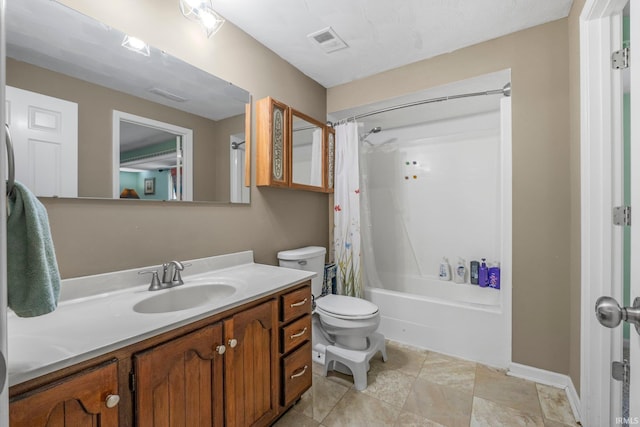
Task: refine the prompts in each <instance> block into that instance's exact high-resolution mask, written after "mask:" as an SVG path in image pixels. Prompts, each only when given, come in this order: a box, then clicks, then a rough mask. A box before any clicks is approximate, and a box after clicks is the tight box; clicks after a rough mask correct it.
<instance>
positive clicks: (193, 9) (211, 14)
mask: <svg viewBox="0 0 640 427" xmlns="http://www.w3.org/2000/svg"><path fill="white" fill-rule="evenodd" d="M180 12H182V14H183V15H184V16H185V17H186V18H187V19H189V20H191V21H195V22H198V23H199V24H200V25H202V28H204V31H205V33H207V37H211V36H212V35H214V34H215V33H216V32H217V31H218V30H219V29H220V27H222V24H224V22H225V19H224V18H223V17H222V16H220V15H218V14H217V13H216V11H214V10H213V7H212V6H211V0H180Z"/></svg>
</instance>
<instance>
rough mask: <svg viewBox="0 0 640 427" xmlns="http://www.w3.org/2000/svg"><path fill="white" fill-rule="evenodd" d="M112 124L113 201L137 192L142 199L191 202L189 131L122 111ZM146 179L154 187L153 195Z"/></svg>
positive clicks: (116, 114) (190, 144)
mask: <svg viewBox="0 0 640 427" xmlns="http://www.w3.org/2000/svg"><path fill="white" fill-rule="evenodd" d="M113 123H114V129H113V147H114V152H113V161H114V163H113V170H115V171H118V173H116V174H114V180H113V196H114V198H118V197H119V198H121V199H122V198H125V197H123V194H129V192H128V191H126V190H136V192H137V193H138V194H139V195H140V198H144V199H152V200H183V201H191V200H193V192H192V184H193V175H192V170H193V168H192V167H191V165H192V159H193V157H192V151H193V131H192V130H191V129H187V128H183V127H180V126H175V125H172V124H170V123H164V122H160V121H158V120H151V119H148V118H146V117H140V116H135V115H133V114H127V113H124V112H121V111H114V112H113ZM149 179H152V180H154V181H155V182H156V183H157V185H155V186H154V188H153V191H150V190H149V188H147V186H146V183H148V182H149V181H148V180H149ZM142 190H144V191H143V192H142Z"/></svg>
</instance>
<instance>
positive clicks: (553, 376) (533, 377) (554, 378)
mask: <svg viewBox="0 0 640 427" xmlns="http://www.w3.org/2000/svg"><path fill="white" fill-rule="evenodd" d="M507 375H510V376H512V377H517V378H523V379H525V380H529V381H534V382H537V383H539V384H544V385H548V386H552V387H557V388H562V389H564V391H565V393H567V400H569V404H570V405H571V409H572V410H573V416H574V417H575V418H576V422H580V421H581V420H582V418H581V416H580V397H579V396H578V392H577V391H576V388H575V386H574V385H573V381H571V378H570V377H569V376H568V375H564V374H558V373H556V372H551V371H546V370H544V369H538V368H534V367H532V366H527V365H521V364H519V363H511V364H510V365H509V369H508V370H507Z"/></svg>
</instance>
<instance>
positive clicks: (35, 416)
mask: <svg viewBox="0 0 640 427" xmlns="http://www.w3.org/2000/svg"><path fill="white" fill-rule="evenodd" d="M117 393H118V363H117V362H116V361H112V362H108V363H106V364H104V365H100V366H98V367H96V368H93V369H88V370H87V371H83V372H81V373H79V374H77V375H73V376H71V377H70V378H67V379H64V380H62V381H60V382H57V383H55V384H54V385H52V386H44V387H42V388H41V389H37V390H34V391H32V392H27V393H25V394H24V395H20V396H17V397H14V398H12V399H11V403H10V406H9V419H10V425H11V427H54V426H55V427H93V426H101V427H117V426H118V403H119V401H120V397H119V396H118V394H117Z"/></svg>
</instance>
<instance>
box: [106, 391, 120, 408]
mask: <svg viewBox="0 0 640 427" xmlns="http://www.w3.org/2000/svg"><path fill="white" fill-rule="evenodd" d="M118 403H120V396H118V395H117V394H110V395H108V396H107V398H106V399H105V400H104V404H105V405H106V406H107V408H115V407H116V406H118Z"/></svg>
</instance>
